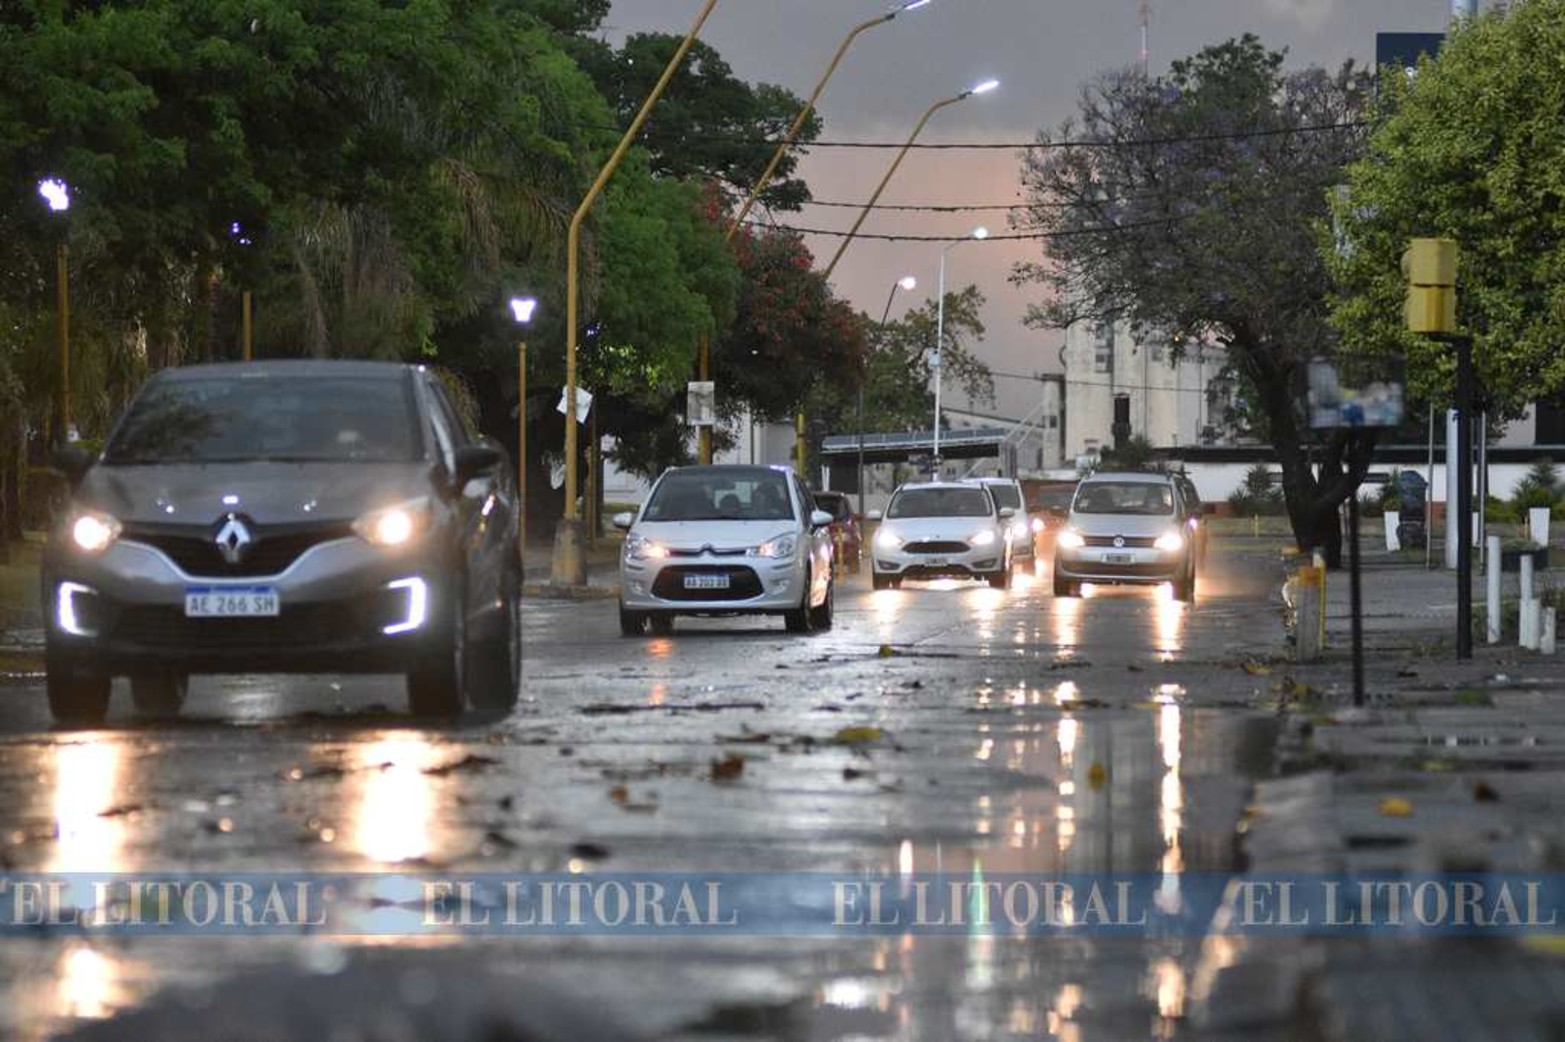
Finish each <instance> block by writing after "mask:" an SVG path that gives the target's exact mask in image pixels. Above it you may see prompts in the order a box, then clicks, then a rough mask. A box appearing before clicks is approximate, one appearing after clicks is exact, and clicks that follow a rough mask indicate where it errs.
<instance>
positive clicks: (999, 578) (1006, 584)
mask: <svg viewBox="0 0 1565 1042" xmlns="http://www.w3.org/2000/svg"><path fill="white" fill-rule="evenodd" d="M988 578H989V586H990V587H991V588H992V589H996V590H1008V589H1010V588H1011V567H1010V565H1006V566H1005V567H1004V568H1001V569H1000V570H999V571H998V572H990V573H989V576H988Z"/></svg>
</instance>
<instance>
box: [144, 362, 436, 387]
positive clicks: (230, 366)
mask: <svg viewBox="0 0 1565 1042" xmlns="http://www.w3.org/2000/svg"><path fill="white" fill-rule="evenodd" d="M420 368H422V367H421V366H413V365H408V364H406V363H404V362H370V361H363V360H357V359H338V358H330V359H328V358H269V359H266V360H265V361H261V362H207V363H203V364H201V365H182V366H175V367H173V368H170V369H160V370H159V371H158V372H157V373H156V374H154V376H153V379H155V380H159V381H164V382H179V383H182V382H184V381H187V380H232V379H234V378H236V377H246V376H251V377H263V376H346V377H353V378H355V379H381V380H390V379H400V378H402V377H403V376H405V375H407V373H409V372H411V371H413V370H415V369H420Z"/></svg>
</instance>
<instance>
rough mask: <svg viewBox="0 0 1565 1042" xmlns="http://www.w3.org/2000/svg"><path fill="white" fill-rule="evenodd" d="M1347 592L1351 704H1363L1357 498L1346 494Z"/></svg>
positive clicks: (1362, 625) (1362, 632)
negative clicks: (1350, 622)
mask: <svg viewBox="0 0 1565 1042" xmlns="http://www.w3.org/2000/svg"><path fill="white" fill-rule="evenodd" d="M1348 572H1349V576H1350V578H1349V581H1348V590H1349V593H1350V596H1351V600H1352V608H1353V704H1354V705H1356V706H1361V705H1363V704H1364V607H1363V599H1362V597H1363V594H1362V590H1361V588H1360V586H1359V496H1358V490H1357V489H1355V490H1354V491H1352V492H1350V493H1349V494H1348Z"/></svg>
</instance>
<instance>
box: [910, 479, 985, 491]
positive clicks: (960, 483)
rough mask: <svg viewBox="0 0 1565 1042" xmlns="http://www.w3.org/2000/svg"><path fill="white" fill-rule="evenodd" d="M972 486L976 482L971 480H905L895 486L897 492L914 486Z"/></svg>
mask: <svg viewBox="0 0 1565 1042" xmlns="http://www.w3.org/2000/svg"><path fill="white" fill-rule="evenodd" d="M974 487H976V482H972V481H909V482H906V483H905V484H902V485H898V486H897V491H898V492H902V491H904V490H906V489H915V488H966V489H970V488H974Z"/></svg>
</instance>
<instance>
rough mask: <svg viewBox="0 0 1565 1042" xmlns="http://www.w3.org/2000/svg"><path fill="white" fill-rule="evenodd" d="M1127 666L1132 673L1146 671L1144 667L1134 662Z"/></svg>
mask: <svg viewBox="0 0 1565 1042" xmlns="http://www.w3.org/2000/svg"><path fill="white" fill-rule="evenodd" d="M1125 668H1126V669H1128V670H1130V671H1131V672H1132V673H1144V672H1146V670H1145V669H1143V668H1142V667H1141V666H1138V665H1136V664H1135V663H1134V662H1132V663H1131V664H1130V665H1128V666H1126V667H1125Z"/></svg>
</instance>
